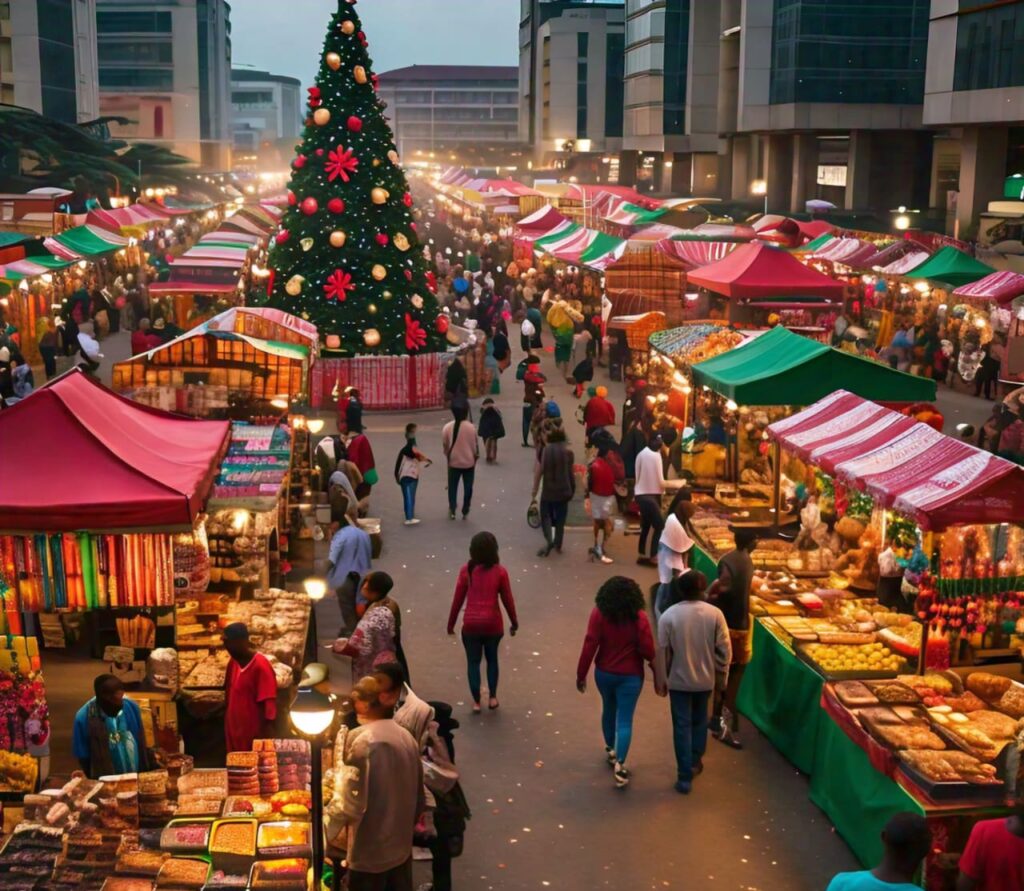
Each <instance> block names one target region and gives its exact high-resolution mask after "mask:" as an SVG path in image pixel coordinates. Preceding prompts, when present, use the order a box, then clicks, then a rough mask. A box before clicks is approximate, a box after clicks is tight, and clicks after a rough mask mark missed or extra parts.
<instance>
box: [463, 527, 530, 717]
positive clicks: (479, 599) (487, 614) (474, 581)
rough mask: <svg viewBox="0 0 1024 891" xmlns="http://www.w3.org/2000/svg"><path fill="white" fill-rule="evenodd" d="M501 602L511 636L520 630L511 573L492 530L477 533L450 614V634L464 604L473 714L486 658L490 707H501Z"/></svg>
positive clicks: (503, 629) (464, 626)
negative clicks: (506, 566)
mask: <svg viewBox="0 0 1024 891" xmlns="http://www.w3.org/2000/svg"><path fill="white" fill-rule="evenodd" d="M499 600H500V601H501V605H503V606H504V607H505V612H506V613H508V621H509V625H510V631H511V633H512V636H513V637H515V636H516V632H517V631H518V630H519V620H518V619H517V618H516V602H515V600H513V599H512V585H511V584H510V583H509V580H508V572H506V571H505V567H504V566H502V565H501V563H500V562H499V561H498V540H497V539H496V538H495V537H494V536H493V535H492V534H491V533H490V532H478V533H477V534H476V535H474V536H473V539H472V541H470V543H469V562H468V563H467V564H466V565H465V566H463V567H462V569H461V570H459V580H458V582H456V584H455V597H454V598H453V599H452V608H451V612H450V613H449V614H448V633H449V634H454V633H455V621H456V620H457V619H458V617H459V612H460V611H461V610H462V606H463V604H465V606H466V613H465V615H464V616H463V617H462V645H463V646H464V647H465V648H466V663H467V669H466V673H467V675H468V677H469V692H470V694H471V695H472V697H473V713H474V714H479V713H480V663H481V662H482V661H483V657H484V656H486V657H487V690H488V692H489V693H490V701H489V702H488V704H487V706H488V708H490V709H492V710H493V709H496V708H497V707H498V644H499V643H501V638H502V637H503V636H504V634H505V624H504V622H503V620H502V617H501V606H499V603H498V602H499Z"/></svg>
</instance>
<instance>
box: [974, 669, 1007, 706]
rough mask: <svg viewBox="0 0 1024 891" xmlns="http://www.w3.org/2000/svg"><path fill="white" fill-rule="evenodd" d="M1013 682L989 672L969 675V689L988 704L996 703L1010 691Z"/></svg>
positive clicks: (977, 672)
mask: <svg viewBox="0 0 1024 891" xmlns="http://www.w3.org/2000/svg"><path fill="white" fill-rule="evenodd" d="M1012 684H1013V681H1011V680H1010V679H1009V678H1004V677H1001V676H1000V675H998V674H989V673H988V672H987V671H976V672H974V673H973V674H969V675H967V689H968V690H970V691H971V692H972V693H974V694H975V695H977V696H980V697H981V698H982V699H984V700H985V701H986V702H996V701H997V700H998V699H999V698H1000V697H1002V695H1003V694H1004V693H1005V692H1006V691H1007V690H1009V689H1010V687H1011V686H1012Z"/></svg>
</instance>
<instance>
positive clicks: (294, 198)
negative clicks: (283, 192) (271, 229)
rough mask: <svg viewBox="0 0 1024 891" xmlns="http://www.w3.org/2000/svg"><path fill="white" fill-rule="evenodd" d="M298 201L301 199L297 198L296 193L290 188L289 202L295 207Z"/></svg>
mask: <svg viewBox="0 0 1024 891" xmlns="http://www.w3.org/2000/svg"><path fill="white" fill-rule="evenodd" d="M298 203H299V199H298V198H296V197H295V193H294V192H293V191H292V190H291V189H289V190H288V204H289V205H291V206H292V207H295V205H296V204H298Z"/></svg>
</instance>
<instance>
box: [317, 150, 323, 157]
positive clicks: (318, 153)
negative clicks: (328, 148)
mask: <svg viewBox="0 0 1024 891" xmlns="http://www.w3.org/2000/svg"><path fill="white" fill-rule="evenodd" d="M316 156H317V157H318V158H322V157H323V156H324V150H323V149H317V150H316Z"/></svg>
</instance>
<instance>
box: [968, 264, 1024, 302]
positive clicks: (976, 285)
mask: <svg viewBox="0 0 1024 891" xmlns="http://www.w3.org/2000/svg"><path fill="white" fill-rule="evenodd" d="M1022 294H1024V275H1021V274H1020V273H1017V272H1010V271H1009V270H1006V269H1004V270H1001V271H999V272H993V273H992V274H991V275H986V276H985V277H984V278H979V279H978V280H977V281H976V282H970V283H969V284H966V285H961V286H960V287H959V288H957V289H956V290H955V291H954V292H953V296H954V297H965V298H973V299H975V300H995V301H996V302H997V303H1011V302H1013V300H1014V299H1016V298H1017V297H1020V296H1021V295H1022Z"/></svg>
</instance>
